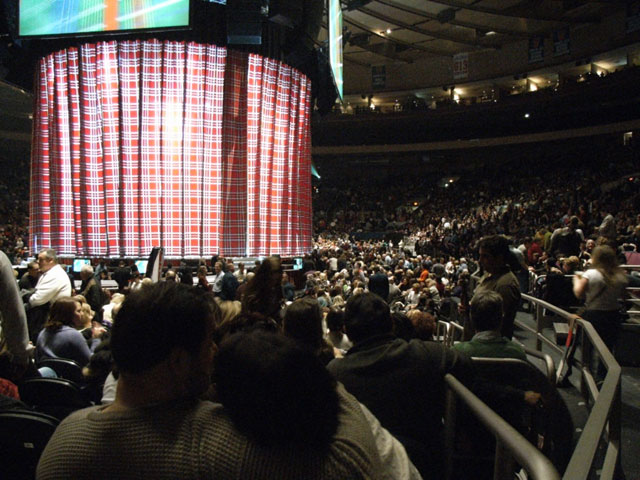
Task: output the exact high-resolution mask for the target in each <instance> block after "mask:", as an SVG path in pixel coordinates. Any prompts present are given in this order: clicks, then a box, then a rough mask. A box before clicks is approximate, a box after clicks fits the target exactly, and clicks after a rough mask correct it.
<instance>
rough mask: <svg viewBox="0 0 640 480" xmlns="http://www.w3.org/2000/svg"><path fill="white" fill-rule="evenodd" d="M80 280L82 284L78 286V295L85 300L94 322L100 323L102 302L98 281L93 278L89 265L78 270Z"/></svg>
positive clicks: (91, 268)
mask: <svg viewBox="0 0 640 480" xmlns="http://www.w3.org/2000/svg"><path fill="white" fill-rule="evenodd" d="M80 278H81V279H82V283H81V284H80V295H82V296H83V297H84V298H85V299H86V300H87V303H88V304H89V306H91V309H92V310H93V311H94V313H95V321H97V322H99V323H102V306H103V304H104V302H103V295H102V285H101V284H100V279H98V278H96V277H95V276H94V274H93V267H92V266H91V265H83V266H82V268H81V269H80Z"/></svg>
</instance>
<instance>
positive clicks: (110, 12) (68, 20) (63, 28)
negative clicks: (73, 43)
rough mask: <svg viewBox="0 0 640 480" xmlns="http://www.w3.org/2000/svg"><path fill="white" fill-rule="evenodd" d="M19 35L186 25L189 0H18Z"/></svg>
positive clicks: (187, 23) (52, 34) (65, 33)
mask: <svg viewBox="0 0 640 480" xmlns="http://www.w3.org/2000/svg"><path fill="white" fill-rule="evenodd" d="M19 16H20V21H19V29H20V36H56V35H69V34H79V33H98V32H114V31H126V30H137V29H161V28H175V27H187V26H189V0H20V10H19Z"/></svg>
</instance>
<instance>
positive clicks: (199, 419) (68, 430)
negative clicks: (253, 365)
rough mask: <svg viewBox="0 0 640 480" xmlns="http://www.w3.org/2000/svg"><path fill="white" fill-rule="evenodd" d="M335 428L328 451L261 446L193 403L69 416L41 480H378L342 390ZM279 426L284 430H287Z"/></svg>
mask: <svg viewBox="0 0 640 480" xmlns="http://www.w3.org/2000/svg"><path fill="white" fill-rule="evenodd" d="M339 393H340V414H339V420H340V421H339V426H338V430H337V432H336V434H335V436H334V438H333V441H332V443H331V445H330V446H329V448H328V450H327V451H326V452H320V451H317V450H314V449H312V448H309V447H306V448H305V446H303V445H290V446H287V447H271V448H269V447H264V446H260V445H257V444H256V443H255V442H253V441H251V440H250V439H248V438H247V437H245V436H244V435H242V434H241V433H240V432H239V431H238V430H237V429H236V428H235V427H234V425H233V423H232V422H231V420H230V418H229V417H228V415H227V414H226V413H225V410H224V407H223V406H222V405H219V404H216V403H211V402H202V401H196V400H183V401H179V402H175V403H173V404H163V405H155V406H151V407H146V408H140V409H132V410H128V411H115V412H111V411H106V412H103V411H102V410H104V408H105V407H104V406H102V407H91V408H88V409H84V410H80V411H78V412H75V413H74V414H72V415H70V416H69V417H67V418H66V419H65V420H64V421H63V422H62V423H61V424H60V426H59V427H58V429H57V430H56V432H55V433H54V435H53V437H52V438H51V440H50V441H49V443H48V445H47V447H46V448H45V451H44V453H43V455H42V457H41V458H40V463H39V464H38V470H37V476H36V477H37V478H38V479H39V480H53V479H60V480H62V479H64V480H67V479H71V478H72V479H74V480H82V479H88V480H99V479H109V480H111V479H114V478H117V479H121V480H126V479H140V478H149V479H154V480H160V479H177V478H180V479H217V480H224V479H238V480H246V479H265V480H266V479H269V480H274V479H278V480H286V479H305V480H313V479H318V480H320V479H322V480H332V479H335V480H345V479H373V478H379V472H380V458H379V456H378V453H377V451H376V446H375V443H374V439H373V437H372V434H371V429H370V427H369V425H368V423H367V421H366V419H365V418H364V416H363V414H362V411H361V410H360V406H359V405H358V403H357V402H356V401H355V399H354V398H353V397H351V396H350V395H348V394H346V393H345V392H344V390H343V389H342V388H339ZM282 428H287V426H286V425H283V426H282Z"/></svg>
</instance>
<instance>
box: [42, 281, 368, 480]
mask: <svg viewBox="0 0 640 480" xmlns="http://www.w3.org/2000/svg"><path fill="white" fill-rule="evenodd" d="M218 316H219V311H218V308H217V306H216V305H215V302H213V301H212V299H211V298H210V297H209V296H208V295H207V293H206V292H202V291H199V290H197V289H193V288H189V287H186V286H183V285H179V284H177V285H176V284H170V283H166V282H162V283H159V284H155V285H152V286H150V287H149V288H142V289H140V290H138V291H137V292H133V293H131V294H130V295H129V297H128V298H127V299H126V300H125V302H124V303H123V305H122V308H121V310H120V312H119V314H118V318H117V319H116V322H115V324H114V328H113V332H112V338H111V348H112V354H113V358H114V361H115V363H116V366H117V367H118V370H119V379H118V388H117V391H116V397H115V401H114V402H113V403H112V404H110V405H108V406H106V407H104V406H100V407H91V408H88V409H84V410H80V411H78V412H75V413H73V414H71V415H70V416H69V417H67V418H66V419H65V420H64V421H63V422H62V423H61V424H60V426H59V427H58V429H57V430H56V432H55V433H54V435H53V437H52V438H51V440H50V441H49V443H48V445H47V447H46V448H45V451H44V453H43V455H42V457H41V458H40V462H39V464H38V470H37V478H38V479H40V480H45V479H68V478H73V479H94V478H96V477H101V478H121V479H127V478H143V477H144V478H154V479H163V478H167V479H168V478H201V479H202V478H212V479H217V478H278V479H287V478H291V479H294V478H296V479H297V478H301V477H304V478H309V479H313V478H318V479H320V478H322V479H336V480H337V479H345V478H363V479H364V478H373V477H376V476H377V472H378V471H379V469H380V458H379V455H378V453H377V451H376V446H375V443H374V439H373V437H372V434H371V430H370V429H369V426H368V425H367V423H366V420H365V419H364V417H363V416H362V413H361V411H360V409H359V407H358V405H357V403H355V402H354V401H353V400H352V399H350V397H349V396H348V395H347V394H346V393H344V394H343V393H342V392H339V393H338V398H337V400H338V402H339V408H336V407H338V405H336V404H335V403H334V405H335V407H331V404H327V403H325V402H318V401H317V398H315V395H316V394H319V388H316V389H314V390H313V391H314V393H313V394H309V395H303V396H302V397H301V398H300V401H306V402H307V404H309V405H312V404H314V403H315V404H321V405H319V407H320V408H321V409H324V411H325V412H327V413H326V414H325V415H326V416H324V417H323V418H324V419H325V420H327V421H326V422H321V424H320V425H318V429H317V430H316V431H317V432H326V433H325V434H323V435H321V436H318V437H316V442H314V443H315V444H312V443H311V442H309V443H307V444H306V445H300V444H299V442H297V441H296V440H298V439H299V438H301V437H300V435H301V436H302V438H305V439H306V438H307V437H308V435H309V432H306V431H305V428H304V427H306V426H308V425H309V420H310V419H311V416H310V415H307V414H306V413H308V412H304V410H303V411H302V413H303V415H302V416H299V417H296V419H298V418H299V419H300V421H301V422H304V423H303V424H301V425H295V424H292V417H290V416H288V415H287V412H286V405H288V403H287V404H284V405H283V404H279V405H275V406H274V405H273V404H272V402H273V400H274V398H269V397H267V398H265V397H262V396H259V395H239V396H236V395H234V393H236V392H242V391H248V390H247V389H249V390H250V389H252V388H254V389H256V390H257V389H260V388H263V387H264V386H266V387H268V386H269V384H271V382H272V381H278V380H279V381H282V380H283V375H281V374H279V373H276V372H277V370H276V371H273V370H272V372H274V373H273V375H272V376H269V377H268V378H269V380H271V381H269V380H267V379H266V378H263V377H261V376H260V375H258V376H257V377H255V378H256V379H257V380H259V381H260V382H257V383H254V382H253V381H252V382H250V383H249V384H247V383H244V382H242V381H241V380H240V379H239V378H238V375H240V374H242V375H244V376H245V377H246V376H249V377H250V376H251V375H252V374H253V373H254V372H257V371H258V370H257V369H258V368H260V367H262V368H264V369H265V370H264V371H265V372H268V371H269V370H268V369H269V366H276V368H278V367H279V365H278V363H277V357H278V355H277V354H278V353H279V351H278V350H277V349H275V348H274V347H273V344H269V343H267V344H264V343H263V344H262V345H261V346H260V348H259V349H258V346H259V345H260V343H259V342H258V343H256V342H250V343H249V345H250V346H249V348H248V349H247V348H246V345H247V343H243V342H242V341H238V340H235V341H234V340H233V338H232V339H230V340H229V341H230V342H231V343H230V344H228V345H229V347H225V350H224V351H223V352H221V353H223V354H224V355H223V356H222V358H221V362H219V371H218V372H217V376H218V382H219V383H220V385H219V387H220V388H221V390H220V392H221V397H222V398H224V401H225V402H226V403H229V402H230V404H229V405H227V406H224V407H223V406H222V405H219V404H215V403H211V402H207V401H199V400H197V397H198V396H199V395H201V394H202V393H204V392H205V391H206V390H207V388H208V387H209V384H210V377H211V374H212V366H213V359H214V354H215V351H216V346H215V344H214V343H213V331H214V324H215V323H216V319H217V317H218ZM149 325H153V328H151V329H150V328H148V327H149ZM240 338H241V339H242V338H246V337H240ZM283 341H286V339H284V338H283ZM254 347H255V349H254ZM227 348H228V349H227ZM236 349H239V350H236ZM236 351H237V352H238V353H240V355H239V357H238V359H237V361H236V360H235V358H236V357H235V356H234V354H235V353H236ZM296 351H298V350H296ZM269 355H271V356H272V358H274V357H275V358H276V363H275V364H274V363H272V362H270V361H268V358H269ZM295 355H296V354H294V356H293V357H294V358H296V357H295ZM225 358H227V359H229V358H231V359H232V361H231V362H230V363H228V362H227V363H225V362H224V360H225ZM245 358H247V359H248V361H251V359H253V360H255V362H254V363H252V368H251V369H249V371H247V370H245V369H243V368H242V367H241V365H240V364H239V363H238V362H241V361H243V360H244V359H245ZM280 358H282V356H280ZM290 358H291V357H287V356H286V355H284V360H285V364H284V367H285V368H287V367H289V368H295V366H296V365H297V361H296V362H294V363H293V364H292V363H290V362H289V359H290ZM309 358H312V357H309ZM256 362H257V363H256ZM254 367H255V370H254ZM226 368H230V369H233V371H234V372H236V374H233V373H229V372H228V371H226V370H225V369H226ZM238 368H239V370H238ZM316 372H317V374H318V375H321V374H322V373H321V372H322V368H321V367H320V366H318V367H317V369H316ZM302 377H303V378H301V380H304V381H305V382H306V384H310V383H311V384H313V382H312V380H313V378H316V377H315V376H311V375H308V374H307V372H306V371H304V373H303V375H302ZM317 381H318V384H317V385H318V387H319V386H320V385H322V384H324V385H325V387H324V388H325V391H327V390H326V387H327V386H328V385H330V383H328V382H327V380H324V383H323V380H322V379H321V378H317ZM291 387H292V388H294V390H293V391H291V390H288V389H287V390H286V391H279V392H277V393H278V394H279V396H278V397H277V398H282V399H284V400H286V401H289V402H290V401H291V400H292V399H293V395H294V394H295V392H298V390H297V388H298V387H299V384H298V383H297V382H295V383H294V384H293V385H291ZM329 393H330V392H329ZM330 395H334V398H336V397H335V395H336V393H335V391H334V393H333V394H331V393H330ZM249 396H251V397H252V398H248V397H249ZM334 402H335V400H334ZM245 406H246V408H248V409H245V408H243V407H245ZM296 406H297V405H296ZM239 407H240V408H239ZM276 407H278V408H279V410H278V411H280V412H281V413H284V417H282V418H283V422H284V423H282V422H280V423H279V425H278V427H279V428H277V429H274V430H272V431H271V432H267V433H266V435H267V437H268V438H272V437H273V436H275V437H277V438H279V439H281V441H282V442H281V443H278V444H270V445H268V446H265V445H263V440H264V439H263V438H261V437H260V435H259V434H258V435H256V431H259V428H260V425H264V424H265V423H268V422H269V421H272V420H274V419H275V418H276V417H275V415H274V416H272V415H271V414H272V413H273V414H275V413H277V412H272V411H270V408H276ZM283 407H284V408H283ZM283 411H284V412H283ZM291 413H292V414H293V412H291ZM336 414H337V422H336V421H335V420H334V421H333V422H332V421H331V420H330V418H331V416H334V417H335V415H336ZM248 417H251V418H259V419H260V421H261V423H260V424H259V423H257V422H256V423H255V424H254V423H253V422H246V421H243V419H246V418H248ZM277 418H280V417H277ZM285 424H286V426H287V428H283V427H284V425H285ZM282 431H284V432H285V434H284V435H283V434H278V432H282ZM334 431H335V434H333V432H334ZM287 432H292V433H293V434H292V436H291V437H289V436H288V435H287V434H286V433H287ZM305 435H306V436H305Z"/></svg>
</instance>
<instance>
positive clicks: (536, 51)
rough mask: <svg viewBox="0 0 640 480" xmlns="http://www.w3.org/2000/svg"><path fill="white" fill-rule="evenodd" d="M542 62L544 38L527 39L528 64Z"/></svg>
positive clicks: (540, 36) (538, 36) (537, 36)
mask: <svg viewBox="0 0 640 480" xmlns="http://www.w3.org/2000/svg"><path fill="white" fill-rule="evenodd" d="M543 60H544V37H543V36H542V35H536V36H535V37H530V38H529V63H537V62H542V61H543Z"/></svg>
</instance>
